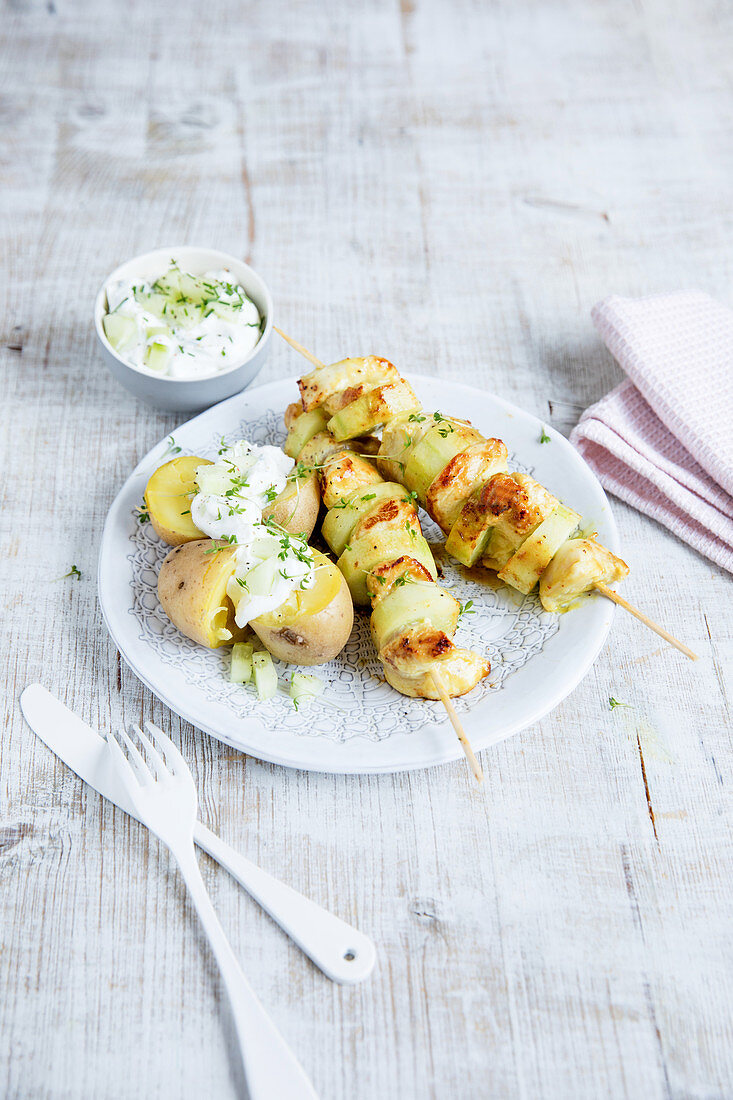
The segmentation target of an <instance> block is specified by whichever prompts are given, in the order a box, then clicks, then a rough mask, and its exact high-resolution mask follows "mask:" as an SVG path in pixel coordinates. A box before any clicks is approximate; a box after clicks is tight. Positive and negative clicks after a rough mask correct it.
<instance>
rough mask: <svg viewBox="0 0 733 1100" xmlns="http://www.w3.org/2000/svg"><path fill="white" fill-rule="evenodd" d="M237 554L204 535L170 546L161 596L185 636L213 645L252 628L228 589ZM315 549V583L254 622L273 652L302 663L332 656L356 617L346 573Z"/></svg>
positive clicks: (241, 635)
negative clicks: (238, 615) (239, 621)
mask: <svg viewBox="0 0 733 1100" xmlns="http://www.w3.org/2000/svg"><path fill="white" fill-rule="evenodd" d="M212 551H213V552H212ZM235 554H236V548H235V547H232V546H229V545H228V544H227V543H221V542H214V541H212V540H211V539H200V540H199V541H197V542H189V543H186V544H185V545H184V546H177V547H176V548H175V549H174V550H171V552H170V553H169V554H168V556H167V558H166V559H165V561H164V562H163V564H162V566H161V568H160V574H159V576H158V597H159V599H160V602H161V605H162V607H163V610H164V611H165V613H166V615H167V616H168V618H169V619H170V620H171V622H172V623H173V624H174V626H176V627H178V629H179V630H180V631H181V633H183V634H185V635H186V637H188V638H192V639H193V641H195V642H198V643H199V644H200V645H205V646H207V647H208V648H209V649H217V648H218V647H219V646H223V645H231V644H232V643H233V642H238V641H241V640H242V639H243V638H244V637H245V636H246V634H247V632H248V627H238V626H237V625H236V623H235V621H234V605H233V603H232V601H231V600H230V598H229V597H228V596H227V593H226V588H227V582H228V580H229V578H230V577H231V575H232V573H233V572H234V567H235ZM313 555H314V557H315V563H316V570H317V571H316V583H315V584H314V586H313V588H309V589H306V590H304V591H300V590H299V589H296V591H295V592H293V593H292V594H291V596H290V597H289V599H287V600H286V601H285V603H284V604H282V605H281V606H280V607H278V608H276V609H275V610H274V611H270V612H268V613H267V614H266V615H260V617H259V618H257V619H254V620H253V621H252V622H251V623H250V626H251V627H252V629H253V630H254V631H255V632H256V633H257V634H258V636H259V637H260V639H261V640H262V642H263V643H264V645H265V646H266V647H267V649H269V651H270V653H272V655H273V657H279V658H280V660H282V661H290V662H292V663H293V664H298V665H320V664H323V663H324V662H325V661H330V660H332V658H334V657H335V656H336V655H337V654H338V653H340V652H341V650H342V649H343V647H344V645H345V644H346V641H347V639H348V637H349V635H350V633H351V627H352V625H353V621H354V608H353V605H352V603H351V597H350V595H349V590H348V588H347V586H346V583H345V581H344V579H343V577H342V576H341V574H340V573H339V571H338V569H337V568H336V566H335V565H333V564H332V563H331V562H330V561H329V560H328V558H326V557H325V556H324V555H323V554H320V553H319V552H318V551H317V550H314V551H313Z"/></svg>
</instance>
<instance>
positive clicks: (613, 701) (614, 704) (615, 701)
mask: <svg viewBox="0 0 733 1100" xmlns="http://www.w3.org/2000/svg"><path fill="white" fill-rule="evenodd" d="M608 706H609V709H610V710H613V709H614V707H629V708H631V703H619V701H618V699H614V697H613V695H612V696H611V698H610V699H609V700H608Z"/></svg>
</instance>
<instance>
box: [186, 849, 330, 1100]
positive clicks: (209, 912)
mask: <svg viewBox="0 0 733 1100" xmlns="http://www.w3.org/2000/svg"><path fill="white" fill-rule="evenodd" d="M173 855H174V856H175V858H176V860H177V862H178V866H179V868H180V871H181V875H182V877H183V880H184V882H185V883H186V886H187V887H188V891H189V893H190V895H191V898H192V900H193V903H194V905H195V906H196V911H197V913H198V915H199V919H200V921H201V923H202V925H203V926H204V931H205V932H206V935H207V936H208V937H209V943H210V944H211V948H212V951H213V952H214V955H215V957H216V961H217V962H218V964H219V969H220V970H221V976H222V978H223V979H224V984H225V986H226V990H227V993H228V994H229V1001H230V1004H231V1008H232V1015H233V1017H234V1024H235V1027H236V1031H237V1036H238V1039H239V1048H240V1052H241V1055H242V1065H243V1067H244V1076H245V1079H246V1081H247V1088H248V1090H249V1096H250V1100H272V1098H273V1097H276V1096H277V1097H287V1098H288V1100H318V1098H317V1096H316V1093H315V1091H314V1089H313V1086H312V1085H311V1083H310V1081H309V1080H308V1078H307V1077H306V1075H305V1072H304V1071H303V1069H302V1067H301V1065H300V1063H299V1062H298V1061H297V1060H296V1058H295V1055H294V1054H293V1052H292V1051H291V1050H290V1048H289V1047H288V1045H287V1043H286V1042H285V1040H284V1039H283V1037H282V1035H281V1034H280V1032H279V1031H278V1030H277V1028H276V1027H275V1025H274V1023H273V1022H272V1020H271V1019H270V1017H269V1016H268V1015H267V1013H266V1012H265V1010H264V1008H263V1007H262V1005H261V1004H260V1002H259V1000H258V999H257V996H256V994H255V992H254V990H253V989H252V986H251V985H250V984H249V982H248V981H247V979H246V978H245V976H244V974H243V972H242V969H241V967H240V965H239V963H238V962H237V958H236V956H235V954H234V952H233V951H232V948H231V946H230V944H229V940H228V939H227V937H226V934H225V932H224V929H223V928H222V926H221V924H220V922H219V918H218V917H217V915H216V912H215V910H214V906H213V905H212V904H211V898H210V897H209V894H208V891H207V889H206V886H205V885H204V880H203V879H202V877H201V872H200V871H199V866H198V862H197V860H196V852H195V849H194V846H193V844H191V845H190V851H189V849H188V847H186V849H181V850H180V851H173Z"/></svg>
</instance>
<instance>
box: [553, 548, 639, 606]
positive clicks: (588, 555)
mask: <svg viewBox="0 0 733 1100" xmlns="http://www.w3.org/2000/svg"><path fill="white" fill-rule="evenodd" d="M628 573H629V567H628V565H627V564H626V562H625V561H622V559H621V558H617V557H616V555H615V554H612V553H611V551H610V550H607V549H606V547H605V546H601V544H600V543H599V542H594V541H593V540H592V539H569V540H568V541H567V542H566V543H564V545H563V546H561V547H560V549H559V550H558V551H557V553H556V554H555V556H554V558H553V559H552V561H551V562H550V564H549V565H548V567H547V569H545V571H544V573H543V574H542V577H541V578H540V600H541V601H542V606H543V607H544V609H545V611H567V610H568V608H569V607H570V605H571V604H572V603H573V601H574V600H577V599H578V597H579V596H582V595H583V593H584V592H589V591H590V589H591V588H592V587H593V585H594V584H613V583H614V582H615V581H621V580H623V579H624V577H626V576H628Z"/></svg>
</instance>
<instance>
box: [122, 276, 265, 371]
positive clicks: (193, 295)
mask: <svg viewBox="0 0 733 1100" xmlns="http://www.w3.org/2000/svg"><path fill="white" fill-rule="evenodd" d="M106 290H107V313H106V314H105V316H104V317H103V319H102V324H103V326H104V332H105V336H106V337H107V339H108V340H109V342H110V344H111V345H112V347H113V348H114V349H115V351H116V352H117V354H118V355H119V356H120V357H121V358H122V359H123V360H124V361H125V362H126V363H127V364H128V365H129V366H131V367H135V368H136V369H137V370H142V371H148V372H150V373H151V374H158V375H166V376H168V377H170V378H206V377H207V376H210V375H213V374H219V373H220V372H221V371H223V370H227V369H228V368H229V367H231V366H232V365H233V364H234V363H240V362H241V361H242V360H243V359H244V358H245V356H246V355H247V354H248V353H249V352H250V351H251V350H252V348H254V346H255V345H256V344H257V342H258V340H259V338H260V334H261V327H262V318H261V317H260V313H259V310H258V309H257V306H256V305H255V304H254V302H253V301H252V300H251V299H250V298H248V297H247V294H246V292H245V290H244V288H243V287H241V286H240V285H239V284H238V283H237V282H236V279H235V277H234V275H233V274H232V273H231V272H230V271H228V270H227V269H226V268H224V269H222V270H221V271H208V272H206V273H205V274H204V275H189V274H188V273H187V272H185V271H181V270H180V268H178V266H177V265H176V264H175V263H171V266H170V267H169V269H168V270H167V271H166V272H165V273H163V274H161V275H160V276H158V278H156V279H151V280H149V281H147V280H144V279H141V278H137V279H134V280H129V279H119V280H117V281H116V282H113V283H110V284H109V285H108V286H107V288H106Z"/></svg>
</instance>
